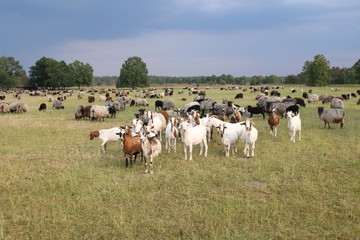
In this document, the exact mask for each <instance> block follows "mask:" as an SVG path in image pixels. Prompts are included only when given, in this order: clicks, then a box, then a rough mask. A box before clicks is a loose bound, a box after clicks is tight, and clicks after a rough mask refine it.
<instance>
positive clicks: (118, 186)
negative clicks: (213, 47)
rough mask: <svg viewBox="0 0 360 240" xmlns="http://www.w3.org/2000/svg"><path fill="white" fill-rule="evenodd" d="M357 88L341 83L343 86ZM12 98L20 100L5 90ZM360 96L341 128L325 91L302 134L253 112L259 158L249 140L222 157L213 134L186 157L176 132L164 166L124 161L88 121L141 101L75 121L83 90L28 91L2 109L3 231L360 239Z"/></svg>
mask: <svg viewBox="0 0 360 240" xmlns="http://www.w3.org/2000/svg"><path fill="white" fill-rule="evenodd" d="M303 89H304V90H308V89H309V88H307V87H304V88H303ZM357 89H360V87H359V86H354V87H346V88H343V87H342V93H345V92H355V91H356V90H357ZM313 90H314V93H317V94H319V95H320V94H322V93H331V92H330V88H329V87H328V88H325V87H324V88H313ZM238 92H241V91H219V90H217V89H210V90H207V96H209V97H214V98H215V99H216V100H218V101H221V100H222V99H223V98H227V99H230V100H231V99H233V98H234V96H235V95H236V93H238ZM280 92H281V93H282V96H286V95H288V94H290V89H289V87H287V88H286V89H284V90H280ZM244 95H245V98H244V99H241V100H236V101H235V103H237V104H240V105H242V106H246V105H248V104H251V105H255V100H254V99H255V96H256V94H255V93H250V92H245V93H244ZM290 95H291V96H293V97H300V96H301V92H300V91H299V93H297V94H290ZM96 96H98V95H96ZM131 96H134V93H131ZM182 97H186V98H187V99H188V101H190V100H191V99H193V97H194V96H188V95H187V94H183V95H178V94H177V89H176V90H175V94H174V96H173V99H174V100H175V101H176V105H177V107H181V106H183V105H184V104H185V102H181V101H180V99H181V98H182ZM6 101H14V100H13V99H12V96H11V95H7V99H6ZM154 101H155V100H154V99H150V100H149V102H150V107H149V109H153V108H154ZM356 101H357V99H351V100H349V101H346V102H345V111H346V114H347V116H346V120H345V126H344V128H343V129H341V128H340V126H339V125H334V124H332V125H331V129H327V128H324V125H323V122H321V121H320V120H319V119H318V117H317V110H316V107H317V106H320V105H321V103H318V104H312V105H307V107H306V108H301V109H300V111H301V119H302V127H303V131H302V140H301V141H298V136H296V143H295V144H292V143H290V142H289V140H290V135H289V133H288V131H287V120H286V119H281V122H280V126H279V130H278V137H276V138H274V137H271V136H270V134H269V131H270V129H269V127H268V125H267V121H266V120H265V121H264V120H262V117H255V118H254V121H255V124H256V128H257V129H258V131H259V139H258V141H257V146H256V150H255V157H254V158H250V159H245V158H244V155H243V152H242V150H243V143H242V142H241V143H240V144H239V151H238V153H237V154H236V155H234V156H232V155H230V157H229V158H225V157H224V153H223V146H222V145H221V142H220V139H219V136H218V135H217V134H215V136H214V138H215V139H214V140H213V141H212V142H210V143H209V152H208V157H207V158H204V157H199V156H198V155H197V154H198V151H199V147H198V146H196V147H194V152H193V158H194V160H193V161H184V160H183V158H184V153H183V147H182V143H180V141H179V142H178V145H177V149H178V152H177V153H171V154H168V153H167V152H165V151H164V152H163V155H162V161H161V168H160V166H159V164H158V163H157V162H156V163H155V165H154V172H155V173H154V175H146V174H144V170H145V167H144V165H143V163H141V162H140V161H137V162H136V163H135V164H134V166H133V168H131V169H126V168H125V163H124V160H123V153H122V150H121V149H120V148H119V144H117V143H109V144H108V152H107V153H106V154H104V153H102V152H101V149H100V142H99V141H98V140H93V141H90V140H89V138H88V133H89V131H91V130H98V129H103V128H110V127H114V126H118V125H122V124H128V123H129V121H130V120H131V119H132V117H133V114H134V113H136V112H137V109H138V108H135V107H134V108H130V107H128V108H127V110H126V111H125V112H119V113H118V115H117V117H116V119H105V121H104V122H90V121H83V120H81V121H76V120H74V118H73V115H74V110H75V107H76V106H77V105H80V104H82V105H88V104H87V102H86V99H83V100H78V99H77V97H76V96H75V95H74V96H72V97H69V98H68V99H67V100H66V101H65V102H64V104H65V109H64V110H53V109H51V104H50V103H48V110H47V111H46V112H38V111H37V108H38V107H39V105H40V103H41V102H46V98H42V97H30V96H27V95H23V97H22V99H21V102H25V103H27V104H28V105H29V107H30V111H29V112H27V113H24V114H1V115H0V126H1V132H0V239H358V238H359V236H360V225H359V222H360V208H359V206H360V178H359V170H360V161H359V160H360V144H359V138H360V137H359V133H360V127H359V119H360V110H359V106H357V105H356ZM96 103H97V104H102V103H99V102H96ZM164 145H165V144H163V146H164Z"/></svg>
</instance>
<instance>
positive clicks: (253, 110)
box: [246, 105, 265, 119]
mask: <svg viewBox="0 0 360 240" xmlns="http://www.w3.org/2000/svg"><path fill="white" fill-rule="evenodd" d="M246 110H247V111H248V112H249V113H250V117H252V116H253V115H254V114H261V115H262V116H263V119H265V109H264V108H262V107H252V106H250V105H249V106H247V109H246Z"/></svg>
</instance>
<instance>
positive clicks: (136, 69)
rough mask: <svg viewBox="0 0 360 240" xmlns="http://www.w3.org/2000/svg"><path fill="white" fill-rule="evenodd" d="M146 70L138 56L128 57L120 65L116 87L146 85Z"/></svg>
mask: <svg viewBox="0 0 360 240" xmlns="http://www.w3.org/2000/svg"><path fill="white" fill-rule="evenodd" d="M147 74H148V70H147V68H146V64H145V63H144V62H143V61H142V59H141V58H140V57H136V56H135V57H130V58H128V59H127V60H126V61H125V63H124V64H123V65H122V68H121V70H120V76H119V78H118V80H117V81H116V87H117V88H119V87H131V88H133V89H134V88H135V87H147V86H149V83H148V76H147Z"/></svg>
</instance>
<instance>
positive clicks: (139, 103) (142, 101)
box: [135, 98, 149, 106]
mask: <svg viewBox="0 0 360 240" xmlns="http://www.w3.org/2000/svg"><path fill="white" fill-rule="evenodd" d="M135 106H149V103H148V102H147V101H146V99H144V98H139V99H138V100H137V101H136V102H135Z"/></svg>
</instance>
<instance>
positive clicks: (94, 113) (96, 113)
mask: <svg viewBox="0 0 360 240" xmlns="http://www.w3.org/2000/svg"><path fill="white" fill-rule="evenodd" d="M106 117H109V110H108V107H106V106H99V105H93V106H92V107H91V109H90V118H91V120H96V121H100V119H101V118H102V119H103V121H104V118H106Z"/></svg>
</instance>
